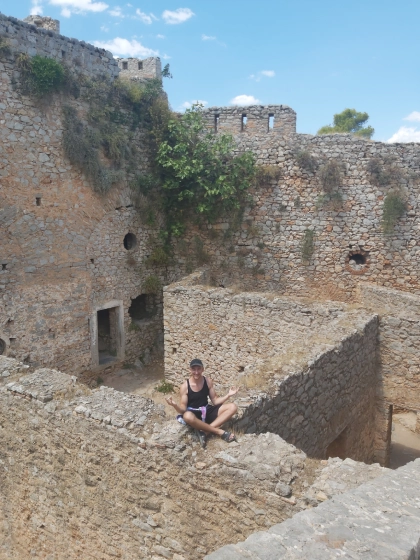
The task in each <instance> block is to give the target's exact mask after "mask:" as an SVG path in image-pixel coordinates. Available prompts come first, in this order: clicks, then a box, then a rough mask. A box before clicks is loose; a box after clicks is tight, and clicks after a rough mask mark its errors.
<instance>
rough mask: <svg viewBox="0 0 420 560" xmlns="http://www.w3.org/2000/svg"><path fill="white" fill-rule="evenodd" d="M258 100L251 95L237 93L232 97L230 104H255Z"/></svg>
mask: <svg viewBox="0 0 420 560" xmlns="http://www.w3.org/2000/svg"><path fill="white" fill-rule="evenodd" d="M259 102H260V100H259V99H256V98H255V97H254V96H253V95H244V94H242V95H237V96H236V97H234V98H233V99H232V100H231V102H230V104H231V105H256V104H258V103H259Z"/></svg>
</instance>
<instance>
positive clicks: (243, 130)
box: [203, 105, 296, 137]
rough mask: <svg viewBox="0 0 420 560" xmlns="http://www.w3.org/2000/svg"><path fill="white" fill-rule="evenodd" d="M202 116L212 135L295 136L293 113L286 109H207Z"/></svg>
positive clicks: (257, 106) (254, 106) (253, 106)
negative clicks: (221, 133)
mask: <svg viewBox="0 0 420 560" xmlns="http://www.w3.org/2000/svg"><path fill="white" fill-rule="evenodd" d="M203 115H204V117H205V119H206V120H207V122H208V126H209V128H212V129H213V130H214V131H215V132H225V133H229V134H233V135H244V136H257V135H262V136H266V135H267V134H270V135H271V136H276V137H277V136H289V135H290V134H292V133H294V132H296V112H295V111H294V110H293V109H291V108H290V107H288V106H287V105H250V106H249V107H237V106H234V107H210V108H209V109H205V110H204V111H203Z"/></svg>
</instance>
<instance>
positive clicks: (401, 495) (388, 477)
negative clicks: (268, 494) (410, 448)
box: [206, 459, 420, 560]
mask: <svg viewBox="0 0 420 560" xmlns="http://www.w3.org/2000/svg"><path fill="white" fill-rule="evenodd" d="M419 482H420V460H419V459H417V460H416V461H414V462H412V463H409V464H408V465H406V466H405V467H401V468H400V469H398V470H397V471H389V472H387V473H386V474H384V475H383V476H380V477H378V478H376V479H375V480H372V481H370V482H367V483H366V484H363V485H362V486H359V488H356V489H354V490H350V491H349V492H346V493H345V494H342V495H341V496H337V497H336V498H334V499H333V500H329V501H327V502H325V503H323V504H321V505H320V506H318V507H317V508H314V509H312V510H310V511H307V512H302V513H298V514H297V515H295V516H294V517H293V519H289V520H287V521H285V522H284V523H282V524H279V525H275V526H274V527H271V529H269V530H268V531H263V532H259V533H255V534H254V535H252V536H251V537H249V538H248V539H247V540H246V541H245V542H241V543H238V544H236V545H229V546H225V547H223V548H221V549H220V550H217V551H216V552H214V553H213V554H210V555H209V556H206V560H243V559H244V558H250V559H251V558H252V559H253V560H269V559H270V558H278V559H279V560H281V559H283V558H284V559H286V558H287V559H288V560H294V559H296V560H300V559H301V558H314V559H315V558H322V559H323V560H327V559H328V560H329V559H333V558H337V557H338V555H340V556H342V557H347V558H354V559H356V560H359V559H360V560H362V559H363V558H370V559H372V560H382V559H383V558H389V559H390V560H397V559H398V560H414V559H416V558H418V557H419V554H420V529H419V527H420V524H419V520H420V505H419V504H420V501H419V499H420V490H419V489H420V485H419ZM396 488H398V491H397V492H396V490H395V489H396Z"/></svg>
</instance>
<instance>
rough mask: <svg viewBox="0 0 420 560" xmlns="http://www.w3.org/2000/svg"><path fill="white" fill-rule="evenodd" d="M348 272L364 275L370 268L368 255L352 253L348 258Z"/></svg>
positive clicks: (360, 252)
mask: <svg viewBox="0 0 420 560" xmlns="http://www.w3.org/2000/svg"><path fill="white" fill-rule="evenodd" d="M346 262H347V267H348V270H349V271H350V272H351V273H352V274H362V273H363V272H365V270H366V269H367V267H368V262H369V259H368V253H367V252H366V251H363V250H360V251H350V252H349V254H348V255H347V258H346Z"/></svg>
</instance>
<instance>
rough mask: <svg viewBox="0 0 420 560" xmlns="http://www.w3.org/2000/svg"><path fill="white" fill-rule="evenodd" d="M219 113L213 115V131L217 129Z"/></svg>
mask: <svg viewBox="0 0 420 560" xmlns="http://www.w3.org/2000/svg"><path fill="white" fill-rule="evenodd" d="M219 122H220V115H214V132H217V131H218V130H219Z"/></svg>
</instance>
